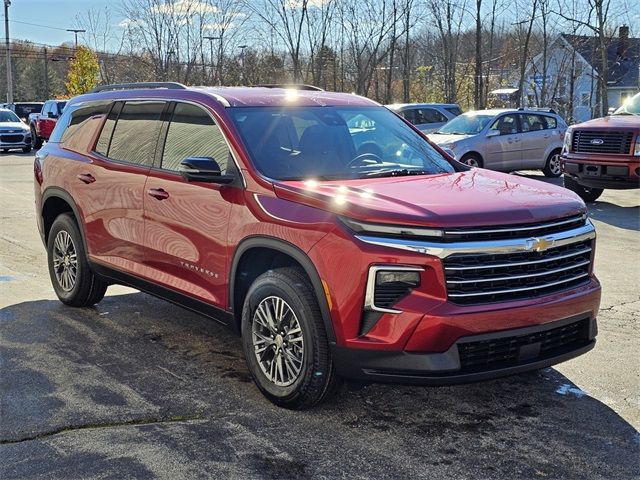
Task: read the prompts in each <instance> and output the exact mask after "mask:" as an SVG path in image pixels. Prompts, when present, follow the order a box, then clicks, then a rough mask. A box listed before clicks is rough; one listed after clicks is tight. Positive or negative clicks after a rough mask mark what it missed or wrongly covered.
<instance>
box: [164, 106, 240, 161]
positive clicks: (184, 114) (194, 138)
mask: <svg viewBox="0 0 640 480" xmlns="http://www.w3.org/2000/svg"><path fill="white" fill-rule="evenodd" d="M229 155H230V152H229V147H228V146H227V142H226V141H225V139H224V136H223V134H222V132H221V131H220V129H219V128H218V126H217V125H216V124H215V122H214V121H213V119H212V118H211V116H209V114H208V113H207V112H205V111H204V110H203V109H202V108H200V107H197V106H195V105H190V104H187V103H178V104H177V105H176V108H175V110H174V112H173V116H172V118H171V123H170V124H169V129H168V131H167V139H166V141H165V145H164V153H163V155H162V168H163V169H165V170H173V171H177V170H178V169H179V167H180V162H182V161H183V160H184V159H185V158H189V157H210V158H213V159H214V160H215V161H216V162H218V165H220V170H221V171H222V173H223V174H224V173H225V172H226V170H227V163H228V160H229Z"/></svg>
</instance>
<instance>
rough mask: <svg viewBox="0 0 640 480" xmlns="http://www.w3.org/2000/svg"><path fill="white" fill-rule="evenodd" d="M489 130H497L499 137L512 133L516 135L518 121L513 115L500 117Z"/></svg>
mask: <svg viewBox="0 0 640 480" xmlns="http://www.w3.org/2000/svg"><path fill="white" fill-rule="evenodd" d="M491 130H498V131H499V132H500V135H513V134H514V133H518V121H517V119H516V116H515V115H502V116H501V117H500V118H498V119H497V120H496V121H495V122H493V125H491Z"/></svg>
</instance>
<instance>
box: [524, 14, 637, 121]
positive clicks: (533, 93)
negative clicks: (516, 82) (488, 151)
mask: <svg viewBox="0 0 640 480" xmlns="http://www.w3.org/2000/svg"><path fill="white" fill-rule="evenodd" d="M599 55H600V53H599V49H598V39H597V37H595V36H584V35H569V34H565V33H563V34H561V35H559V36H558V37H557V38H556V39H555V40H554V41H553V42H552V43H551V44H550V45H549V47H548V48H547V52H546V54H545V53H544V52H543V53H540V54H539V55H537V56H536V57H535V58H534V59H533V60H532V61H531V63H530V64H529V66H528V68H527V70H526V74H525V86H524V89H523V90H524V92H523V94H524V98H523V100H524V103H527V104H528V105H529V106H545V107H553V108H555V109H556V110H558V111H559V112H560V113H561V114H562V115H564V117H565V118H566V119H567V120H569V121H572V122H582V121H584V120H588V119H590V118H593V117H598V116H600V111H599V107H598V105H599V103H598V95H597V82H598V77H599V72H598V70H599V65H600V61H599V58H600V57H599ZM607 62H608V71H607V80H608V81H607V103H608V106H609V108H617V107H619V106H620V105H621V104H622V103H624V101H625V100H626V99H627V98H628V97H630V96H633V95H634V94H635V93H637V92H638V91H639V90H640V38H629V27H627V26H621V27H620V28H619V29H618V36H617V37H613V38H611V40H610V41H609V42H608V47H607ZM545 66H546V68H545Z"/></svg>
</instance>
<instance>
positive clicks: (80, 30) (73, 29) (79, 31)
mask: <svg viewBox="0 0 640 480" xmlns="http://www.w3.org/2000/svg"><path fill="white" fill-rule="evenodd" d="M67 32H72V33H73V34H75V37H76V50H77V49H78V33H84V32H86V30H83V29H81V28H67Z"/></svg>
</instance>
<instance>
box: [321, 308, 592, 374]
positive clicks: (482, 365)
mask: <svg viewBox="0 0 640 480" xmlns="http://www.w3.org/2000/svg"><path fill="white" fill-rule="evenodd" d="M596 334H597V323H596V319H595V318H593V317H584V316H576V317H570V318H565V319H563V320H559V321H556V322H552V323H546V324H543V325H536V326H532V327H525V328H516V329H510V330H504V331H500V332H494V333H488V334H480V335H472V336H467V337H461V338H459V339H458V340H457V341H456V342H455V343H454V344H453V345H452V346H451V347H450V348H449V349H448V350H447V351H445V352H442V353H411V352H406V351H380V350H363V349H354V348H347V347H339V346H334V347H333V350H332V355H333V361H334V364H335V366H336V370H337V372H338V374H340V375H341V376H343V377H345V378H347V379H350V380H355V381H360V382H365V383H398V384H408V385H452V384H459V383H469V382H476V381H482V380H489V379H492V378H499V377H504V376H508V375H513V374H517V373H522V372H526V371H531V370H537V369H540V368H545V367H549V366H551V365H555V364H558V363H561V362H564V361H566V360H569V359H571V358H575V357H577V356H579V355H582V354H584V353H586V352H588V351H589V350H591V349H592V348H593V347H594V346H595V337H596ZM563 342H564V343H563ZM485 360H486V361H485Z"/></svg>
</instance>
